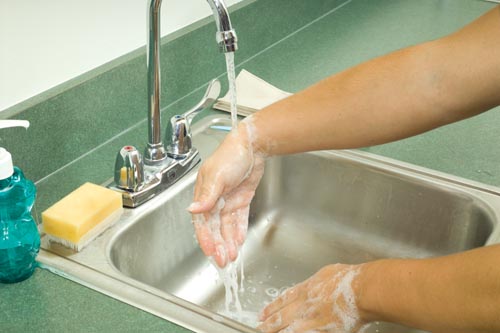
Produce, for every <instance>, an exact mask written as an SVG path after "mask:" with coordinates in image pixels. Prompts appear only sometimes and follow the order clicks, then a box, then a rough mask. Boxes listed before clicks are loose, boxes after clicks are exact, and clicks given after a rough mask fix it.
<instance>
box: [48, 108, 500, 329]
mask: <svg viewBox="0 0 500 333" xmlns="http://www.w3.org/2000/svg"><path fill="white" fill-rule="evenodd" d="M228 121H229V120H228V119H227V118H225V117H218V116H216V117H209V118H206V119H204V120H203V121H201V122H200V123H198V125H197V129H196V131H195V138H194V140H195V145H196V147H197V148H198V149H199V150H200V152H201V153H202V157H204V156H205V157H206V156H207V155H209V154H210V153H211V152H212V151H213V150H214V149H215V147H216V146H217V145H218V143H219V142H220V140H222V138H223V136H224V133H222V132H218V131H216V130H213V129H210V125H214V124H227V123H228ZM195 178H196V174H195V172H192V173H190V174H189V175H187V176H186V177H185V178H184V179H182V180H181V181H180V182H178V183H177V184H175V185H174V186H173V187H172V188H171V189H169V190H168V191H167V192H165V193H163V194H162V195H160V196H159V197H158V198H156V199H153V200H152V201H151V202H149V203H147V204H145V205H143V206H141V207H139V208H136V209H134V210H127V211H126V212H125V213H124V216H123V218H122V220H121V221H120V222H119V223H118V224H116V225H115V226H114V227H112V228H111V229H110V230H108V231H107V232H106V233H105V234H104V235H103V236H101V237H100V238H98V239H97V240H96V241H95V242H94V243H93V244H91V245H90V246H89V247H88V248H87V249H86V250H84V251H83V252H81V253H77V254H76V253H72V252H70V251H67V250H64V249H63V248H61V247H58V246H57V245H52V244H45V249H46V251H44V253H43V254H44V257H46V265H48V266H51V267H55V269H56V271H57V272H61V271H62V272H65V273H64V274H67V275H69V276H70V277H73V278H74V279H76V280H79V281H80V282H82V283H85V284H87V285H90V286H92V287H94V288H96V289H98V290H101V291H103V292H105V293H108V294H110V295H112V296H114V297H117V298H119V299H122V300H124V301H126V302H129V303H131V304H133V305H135V306H138V307H141V308H143V309H146V310H148V311H150V312H152V313H155V314H157V315H159V316H162V317H164V318H167V319H169V320H172V321H174V322H177V323H180V324H181V325H184V326H187V327H189V328H191V329H193V330H196V331H200V332H203V331H206V332H210V331H214V329H215V330H218V331H221V330H223V331H225V332H226V331H227V332H232V331H235V332H236V331H244V332H254V330H252V329H251V327H249V326H247V325H244V324H245V323H246V324H249V323H250V322H248V321H247V320H249V319H248V318H246V317H245V318H243V319H242V320H241V321H243V323H239V322H238V321H236V320H233V319H230V318H227V317H226V316H222V315H221V312H222V311H223V310H224V287H223V284H222V283H221V281H220V280H219V279H218V275H217V271H216V269H215V268H214V267H213V266H212V265H211V264H210V263H209V262H208V261H207V259H206V258H205V257H204V256H203V254H202V252H201V251H200V249H199V248H198V245H197V243H196V240H195V238H194V236H193V228H192V225H191V223H190V216H189V214H188V213H187V212H186V207H187V206H188V205H189V203H190V202H191V199H192V191H193V184H194V181H195ZM250 215H251V216H250V224H249V232H248V239H247V241H246V243H245V245H244V247H243V248H242V254H241V258H240V260H243V266H244V272H245V280H244V283H243V287H244V290H245V291H244V292H243V293H240V300H241V302H242V305H243V308H244V310H245V311H246V313H247V314H252V313H256V312H258V311H260V310H261V308H262V307H263V306H264V305H265V304H266V303H268V302H269V301H271V300H272V298H273V297H274V296H276V294H277V293H278V292H279V291H280V290H283V289H284V288H285V287H289V286H291V285H293V284H295V283H297V282H300V281H302V280H304V279H306V278H307V277H309V276H310V275H312V274H313V273H314V272H316V271H317V270H318V269H319V268H321V267H322V266H324V265H327V264H330V263H337V262H341V263H350V264H356V263H362V262H366V261H370V260H374V259H378V258H387V257H410V258H422V257H429V256H439V255H444V254H448V253H453V252H458V251H463V250H466V249H470V248H474V247H478V246H482V245H485V244H488V243H495V242H497V240H498V239H499V231H498V219H499V216H500V192H499V190H498V189H497V188H494V187H491V186H485V185H483V184H478V183H475V182H471V181H468V180H463V179H460V178H457V177H453V176H449V175H446V174H442V173H437V172H434V171H431V170H427V169H423V168H420V167H415V166H412V165H408V164H404V163H401V162H397V161H394V160H390V159H387V158H382V157H378V156H375V155H372V154H368V153H365V152H359V151H326V152H316V153H307V154H299V155H293V156H286V157H277V158H273V159H270V160H269V161H268V163H267V165H266V171H265V175H264V178H263V180H262V182H261V184H260V187H259V188H258V191H257V194H256V196H255V198H254V200H253V202H252V206H251V214H250ZM68 259H69V260H68ZM68 261H70V262H71V265H69V266H71V267H73V268H70V269H68ZM82 267H83V268H82ZM80 271H83V272H84V273H81V272H80ZM96 274H98V275H99V276H100V277H99V276H97V277H95V276H94V275H96ZM104 277H105V278H104ZM103 279H104V280H106V281H107V282H105V283H103V282H102V280H103ZM108 280H109V281H108ZM99 284H102V285H100V286H99ZM96 285H98V286H96ZM110 285H113V287H111V286H110ZM121 285H123V288H122V287H120V286H121ZM122 289H123V290H122ZM124 290H126V291H127V292H125V291H124ZM127 293H130V294H133V296H131V297H128V295H127ZM130 299H132V300H130ZM148 302H149V303H148ZM162 302H163V303H162ZM395 331H397V332H419V331H417V330H414V329H410V328H404V327H400V326H396V325H392V324H387V323H378V324H373V325H372V327H371V328H370V329H369V330H368V332H395Z"/></svg>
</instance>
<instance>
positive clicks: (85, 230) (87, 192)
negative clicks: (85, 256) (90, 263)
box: [42, 183, 123, 251]
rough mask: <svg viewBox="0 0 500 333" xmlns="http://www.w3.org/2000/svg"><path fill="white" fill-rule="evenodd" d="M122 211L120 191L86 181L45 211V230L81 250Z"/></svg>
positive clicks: (53, 237)
mask: <svg viewBox="0 0 500 333" xmlns="http://www.w3.org/2000/svg"><path fill="white" fill-rule="evenodd" d="M122 211H123V208H122V195H121V194H120V193H118V192H116V191H113V190H110V189H108V188H105V187H102V186H99V185H95V184H92V183H85V184H83V185H82V186H80V187H79V188H77V189H76V190H74V191H73V192H71V193H70V194H68V195H67V196H66V197H64V198H63V199H61V200H60V201H58V202H57V203H55V204H54V205H53V206H51V207H50V208H48V209H47V210H46V211H44V212H43V213H42V223H43V231H44V232H45V233H46V234H47V235H48V236H49V239H50V240H51V241H53V242H57V243H61V244H63V245H65V246H66V247H69V248H72V249H74V250H76V251H80V250H81V249H83V248H84V247H85V246H86V245H87V244H88V243H90V242H91V241H92V240H93V239H94V238H95V237H97V236H99V234H101V233H102V232H103V231H104V230H105V229H106V228H108V227H110V226H111V224H112V223H113V222H114V221H116V220H117V219H118V217H119V216H120V215H121V212H122Z"/></svg>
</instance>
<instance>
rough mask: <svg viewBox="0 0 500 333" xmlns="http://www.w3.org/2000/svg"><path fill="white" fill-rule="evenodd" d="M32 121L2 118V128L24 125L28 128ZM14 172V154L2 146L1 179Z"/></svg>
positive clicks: (0, 156) (0, 151)
mask: <svg viewBox="0 0 500 333" xmlns="http://www.w3.org/2000/svg"><path fill="white" fill-rule="evenodd" d="M29 126H30V122H29V121H27V120H0V129H1V128H9V127H24V128H28V127H29ZM13 173H14V165H13V164H12V155H11V154H10V153H9V152H8V151H7V150H5V148H2V147H0V180H1V179H6V178H9V177H10V176H12V174H13Z"/></svg>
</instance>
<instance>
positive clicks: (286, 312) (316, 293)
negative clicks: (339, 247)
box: [258, 264, 366, 333]
mask: <svg viewBox="0 0 500 333" xmlns="http://www.w3.org/2000/svg"><path fill="white" fill-rule="evenodd" d="M361 270H362V266H349V265H341V264H336V265H329V266H325V267H324V268H322V269H321V270H319V271H318V272H317V273H316V274H314V275H313V276H312V277H310V278H309V279H307V280H306V281H304V282H302V283H300V284H298V285H296V286H294V287H292V288H290V289H288V290H287V291H285V293H284V294H283V295H281V296H280V297H278V298H277V299H276V300H275V301H274V302H273V303H271V304H269V305H268V306H266V307H265V308H264V310H263V311H262V313H261V315H260V319H261V321H262V322H263V323H262V324H261V325H260V326H259V327H258V329H260V330H261V331H262V332H265V333H273V332H286V333H299V332H300V333H302V332H335V333H339V332H345V333H355V332H363V330H364V328H366V325H364V324H366V323H364V322H363V321H362V320H361V318H360V315H359V311H358V308H357V304H356V303H357V295H356V292H355V291H356V289H357V284H356V281H357V277H358V274H359V273H360V272H361Z"/></svg>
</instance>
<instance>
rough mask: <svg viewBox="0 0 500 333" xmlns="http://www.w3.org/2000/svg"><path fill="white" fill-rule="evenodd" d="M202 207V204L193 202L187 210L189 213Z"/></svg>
mask: <svg viewBox="0 0 500 333" xmlns="http://www.w3.org/2000/svg"><path fill="white" fill-rule="evenodd" d="M202 205H203V203H201V202H198V201H195V202H193V203H191V204H190V205H189V207H188V208H187V210H188V211H189V212H192V211H196V210H198V209H200V208H201V207H202Z"/></svg>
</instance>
